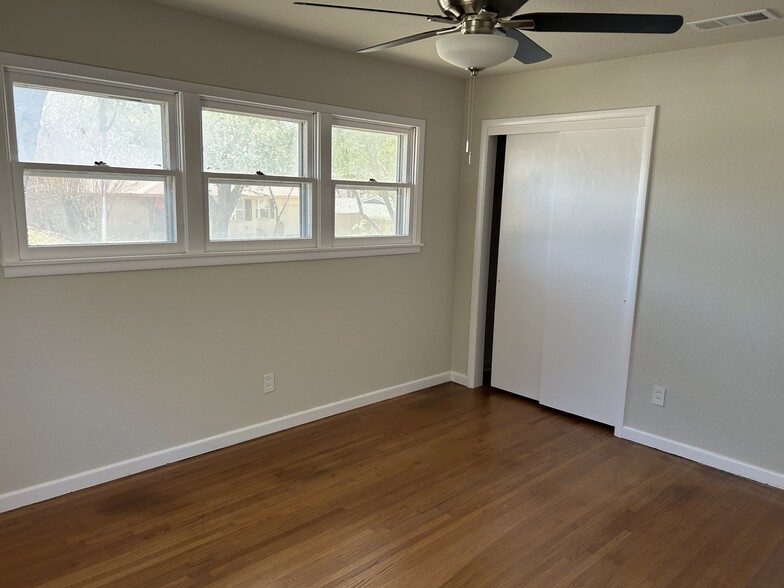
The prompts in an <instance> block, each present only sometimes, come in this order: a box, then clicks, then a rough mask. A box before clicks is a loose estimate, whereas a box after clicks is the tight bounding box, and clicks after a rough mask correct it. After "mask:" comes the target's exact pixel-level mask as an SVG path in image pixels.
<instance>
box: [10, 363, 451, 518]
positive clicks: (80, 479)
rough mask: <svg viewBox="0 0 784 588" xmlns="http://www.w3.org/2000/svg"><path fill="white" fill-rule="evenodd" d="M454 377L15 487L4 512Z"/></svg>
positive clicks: (445, 375)
mask: <svg viewBox="0 0 784 588" xmlns="http://www.w3.org/2000/svg"><path fill="white" fill-rule="evenodd" d="M451 380H452V373H450V372H444V373H442V374H436V375H434V376H429V377H427V378H422V379H420V380H414V381H412V382H406V383H405V384H399V385H397V386H391V387H389V388H383V389H382V390H376V391H374V392H369V393H367V394H362V395H360V396H354V397H352V398H347V399H345V400H339V401H338V402H333V403H331V404H325V405H323V406H317V407H315V408H310V409H308V410H303V411H302V412H297V413H294V414H290V415H287V416H284V417H280V418H276V419H272V420H269V421H265V422H263V423H258V424H255V425H250V426H248V427H243V428H241V429H235V430H234V431H227V432H226V433H221V434H219V435H214V436H212V437H207V438H206V439H199V440H198V441H193V442H191V443H185V444H184V445H178V446H176V447H171V448H169V449H163V450H161V451H156V452H154V453H149V454H147V455H141V456H139V457H134V458H132V459H127V460H125V461H121V462H118V463H113V464H109V465H105V466H101V467H99V468H95V469H92V470H88V471H86V472H80V473H78V474H74V475H72V476H68V477H66V478H60V479H59V480H52V481H50V482H44V483H43V484H37V485H35V486H30V487H28V488H22V489H20V490H14V491H12V492H8V493H6V494H0V512H6V511H9V510H13V509H15V508H19V507H22V506H26V505H28V504H33V503H35V502H40V501H42V500H48V499H49V498H54V497H55V496H61V495H63V494H68V493H70V492H75V491H76V490H82V489H83V488H89V487H90V486H95V485H97V484H103V483H104V482H109V481H110V480H116V479H118V478H124V477H125V476H130V475H131V474H137V473H139V472H143V471H145V470H150V469H153V468H157V467H160V466H162V465H166V464H167V463H172V462H175V461H180V460H183V459H188V458H189V457H194V456H197V455H201V454H203V453H208V452H210V451H215V450H216V449H222V448H224V447H228V446H230V445H235V444H237V443H242V442H244V441H250V440H251V439H256V438H257V437H263V436H264V435H269V434H271V433H277V432H278V431H282V430H284V429H290V428H292V427H296V426H298V425H303V424H305V423H310V422H312V421H317V420H319V419H323V418H326V417H329V416H333V415H336V414H339V413H341V412H346V411H348V410H353V409H355V408H360V407H362V406H367V405H368V404H374V403H376V402H381V401H382V400H388V399H390V398H394V397H396V396H403V395H404V394H409V393H411V392H415V391H417V390H422V389H423V388H428V387H430V386H436V385H437V384H443V383H445V382H449V381H451Z"/></svg>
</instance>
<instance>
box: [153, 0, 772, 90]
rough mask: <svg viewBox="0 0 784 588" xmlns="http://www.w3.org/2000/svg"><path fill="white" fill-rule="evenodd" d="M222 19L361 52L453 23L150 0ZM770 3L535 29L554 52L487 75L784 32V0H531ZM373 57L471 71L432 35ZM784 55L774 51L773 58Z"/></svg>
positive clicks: (383, 4) (629, 8) (399, 5)
mask: <svg viewBox="0 0 784 588" xmlns="http://www.w3.org/2000/svg"><path fill="white" fill-rule="evenodd" d="M147 1H148V2H151V3H153V4H160V5H163V6H168V7H170V8H175V9H177V10H183V11H187V12H193V13H196V14H201V15H204V16H209V17H212V18H216V19H221V20H225V21H229V22H233V23H238V24H242V25H244V26H247V27H251V28H255V29H259V30H262V31H270V32H274V33H278V34H281V35H285V36H288V37H294V38H300V39H307V40H308V41H310V42H312V43H317V44H320V45H325V46H329V47H335V48H338V49H342V50H345V51H356V50H358V49H361V48H363V47H367V46H370V45H375V44H378V43H382V42H385V41H389V40H392V39H396V38H398V37H405V36H407V35H412V34H415V33H419V32H422V31H427V30H431V29H436V28H441V27H444V26H447V25H441V24H433V23H430V22H427V21H426V20H425V19H419V18H416V17H411V16H399V15H387V14H373V13H367V12H354V11H347V10H334V9H327V8H313V7H306V6H294V5H293V4H292V2H291V0H147ZM313 1H319V2H324V3H327V4H342V5H346V6H362V7H368V8H380V9H386V10H400V11H405V12H417V13H426V14H440V10H439V8H438V5H437V4H436V0H313ZM764 8H768V9H771V10H772V11H773V12H774V13H775V14H776V15H777V16H779V17H782V18H780V19H778V20H775V21H770V22H763V23H758V24H753V25H743V26H738V27H732V28H727V29H720V30H715V31H708V32H703V33H698V32H697V31H695V30H694V29H692V28H691V27H688V26H686V25H684V27H683V28H682V29H681V30H680V31H678V32H677V33H675V34H674V35H628V34H576V33H528V34H529V35H530V36H531V38H532V39H534V40H535V41H536V42H537V43H539V44H540V45H541V46H542V47H544V48H545V49H546V50H547V51H549V52H550V53H551V54H552V55H553V58H552V59H549V60H547V61H545V62H542V63H539V64H536V65H523V64H522V63H519V62H517V61H515V60H510V61H508V62H507V63H505V64H502V65H499V66H497V67H494V68H492V69H489V70H487V71H486V72H484V73H483V75H497V74H510V73H517V72H523V71H528V70H534V69H545V68H552V67H562V66H565V65H575V64H580V63H590V62H595V61H606V60H609V59H618V58H622V57H630V56H634V55H645V54H649V53H659V52H662V51H673V50H677V49H687V48H692V47H702V46H707V45H716V44H720V43H733V42H737V41H745V40H750V39H756V38H762V37H772V36H776V35H782V34H784V0H688V1H684V0H645V1H643V0H614V1H610V0H529V1H528V3H527V4H526V5H525V6H523V8H522V9H521V10H520V11H519V12H521V13H524V12H631V13H651V14H681V15H683V17H684V19H685V20H686V21H687V22H689V21H693V20H703V19H707V18H715V17H719V16H725V15H729V14H738V13H743V12H751V11H755V10H761V9H764ZM365 57H366V58H367V59H379V58H380V59H388V60H392V61H398V62H401V63H406V64H409V65H414V66H418V67H425V68H429V69H435V70H438V71H440V72H442V73H447V74H453V75H465V73H464V72H461V70H459V69H457V68H455V67H454V66H451V65H449V64H446V63H444V62H443V61H441V60H440V59H439V58H438V56H437V54H436V49H435V39H432V38H431V39H426V40H424V41H418V42H416V43H411V44H409V45H405V46H402V47H397V48H394V49H388V50H386V51H382V52H379V53H373V54H366V55H365ZM781 57H782V56H778V57H776V56H773V55H772V56H771V59H772V60H778V59H781Z"/></svg>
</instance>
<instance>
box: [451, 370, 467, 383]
mask: <svg viewBox="0 0 784 588" xmlns="http://www.w3.org/2000/svg"><path fill="white" fill-rule="evenodd" d="M451 380H452V381H453V382H454V383H455V384H460V385H461V386H468V376H466V375H465V374H461V373H460V372H452V377H451Z"/></svg>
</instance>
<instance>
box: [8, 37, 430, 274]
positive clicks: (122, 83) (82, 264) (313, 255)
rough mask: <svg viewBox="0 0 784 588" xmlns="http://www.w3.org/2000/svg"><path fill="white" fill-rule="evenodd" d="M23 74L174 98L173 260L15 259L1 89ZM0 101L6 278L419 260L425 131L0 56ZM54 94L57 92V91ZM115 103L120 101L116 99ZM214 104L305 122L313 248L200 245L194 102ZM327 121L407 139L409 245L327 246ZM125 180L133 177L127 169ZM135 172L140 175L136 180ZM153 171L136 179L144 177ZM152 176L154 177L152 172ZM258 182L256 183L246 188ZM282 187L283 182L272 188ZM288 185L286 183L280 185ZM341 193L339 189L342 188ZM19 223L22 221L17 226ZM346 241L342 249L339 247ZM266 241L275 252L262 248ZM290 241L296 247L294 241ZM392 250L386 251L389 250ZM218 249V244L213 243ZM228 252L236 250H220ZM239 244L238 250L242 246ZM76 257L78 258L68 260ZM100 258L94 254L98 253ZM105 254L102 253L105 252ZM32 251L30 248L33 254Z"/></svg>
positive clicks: (199, 87) (260, 97)
mask: <svg viewBox="0 0 784 588" xmlns="http://www.w3.org/2000/svg"><path fill="white" fill-rule="evenodd" d="M9 73H13V74H14V75H18V74H30V75H32V76H34V77H36V78H44V77H48V78H49V79H50V80H51V81H52V82H54V83H52V85H53V86H55V87H57V82H59V81H62V80H65V81H67V82H71V83H74V84H81V83H85V84H88V85H91V84H95V85H96V86H98V85H104V86H106V85H108V86H112V87H118V88H119V87H122V88H126V89H127V90H129V91H134V92H136V91H138V92H152V93H154V94H155V95H160V94H167V93H168V94H174V95H176V107H177V108H176V112H172V111H171V110H170V111H169V126H170V130H169V132H170V135H169V144H170V148H171V146H172V145H173V143H174V142H175V141H176V142H177V146H178V147H179V152H177V151H173V152H172V153H174V154H175V156H174V158H173V160H172V161H171V167H172V168H174V167H177V171H176V173H177V174H178V175H177V178H176V180H175V181H176V183H177V184H176V187H177V190H178V194H177V197H176V199H175V201H176V206H177V208H176V213H177V230H178V233H177V237H178V244H179V245H180V246H179V247H178V248H176V250H168V251H166V250H164V249H165V247H162V245H171V244H152V245H147V244H144V245H132V246H128V247H131V248H132V250H131V249H129V250H127V251H121V248H125V247H126V246H125V245H109V246H98V245H95V246H94V245H88V246H83V247H80V246H67V247H66V249H67V251H66V252H65V253H66V254H68V257H55V256H53V255H52V254H51V252H52V250H53V249H55V248H53V247H52V248H50V247H45V248H40V250H41V251H43V252H44V255H43V256H42V257H39V258H36V259H32V258H25V256H24V255H20V254H22V250H21V248H20V235H19V230H21V229H24V228H25V226H26V225H24V224H20V223H19V218H20V217H19V211H18V210H17V209H18V208H19V205H18V203H17V200H18V198H16V197H15V196H14V194H15V191H14V185H13V177H14V173H13V171H12V163H11V160H10V154H11V151H10V149H11V145H10V144H9V137H11V136H12V134H11V132H13V133H14V134H13V137H14V139H15V137H16V135H15V129H13V128H9V127H11V126H12V121H13V117H12V114H13V113H12V112H11V111H12V109H13V103H12V101H11V99H10V98H9V96H8V92H9V88H10V87H11V84H10V83H9V82H8V80H7V77H8V75H7V74H9ZM0 84H2V91H0V100H2V105H0V106H2V110H1V111H2V116H0V255H2V267H3V271H4V274H5V276H6V277H17V276H20V277H21V276H35V275H58V274H79V273H95V272H109V271H129V270H142V269H163V268H176V267H198V266H213V265H233V264H247V263H265V262H280V261H297V260H306V259H329V258H347V257H366V256H377V255H378V256H383V255H396V254H411V253H419V252H420V251H421V249H422V246H423V245H422V243H421V211H422V207H421V202H422V177H421V174H422V170H423V165H424V135H425V130H426V125H425V121H423V120H421V119H414V118H409V117H403V116H398V115H389V114H381V113H374V112H369V111H362V110H356V109H350V108H343V107H335V106H329V105H324V104H318V103H313V102H306V101H301V100H296V99H289V98H282V97H278V96H269V95H264V94H260V93H255V92H248V91H243V90H233V89H225V88H218V87H215V86H209V85H204V84H198V83H192V82H182V81H177V80H171V79H164V78H159V77H153V76H148V75H143V74H135V73H129V72H121V71H117V70H110V69H104V68H99V67H93V66H86V65H80V64H72V63H66V62H59V61H54V60H49V59H42V58H36V57H28V56H22V55H15V54H10V53H2V52H0ZM60 87H62V86H60ZM119 95H121V93H120V94H119ZM205 101H206V102H213V101H214V102H217V103H219V104H220V106H221V107H225V106H226V105H228V104H229V103H234V104H236V105H237V106H238V109H239V110H241V109H242V108H244V107H245V106H257V107H260V108H262V109H268V110H271V111H276V112H279V113H281V114H282V115H283V116H284V117H285V116H289V114H291V113H296V112H300V113H302V112H308V113H313V118H314V120H313V123H312V129H310V130H309V132H308V133H309V135H310V140H311V144H310V145H309V146H308V147H309V149H310V150H312V152H313V158H314V159H313V161H314V168H313V169H312V170H308V171H306V173H307V174H309V180H310V181H311V182H312V184H311V185H312V193H311V208H312V220H311V225H312V226H311V231H312V233H311V236H312V238H313V239H312V240H313V243H312V244H309V245H308V246H307V247H292V240H290V239H285V240H280V241H277V240H266V241H261V244H262V245H265V246H264V247H263V248H260V249H253V250H251V249H247V248H245V249H231V250H217V249H220V248H214V247H212V245H215V243H216V242H212V243H210V242H209V240H208V234H209V232H208V222H209V221H208V218H207V210H206V208H205V205H206V200H205V192H206V184H205V182H204V178H203V174H202V170H201V163H202V159H201V158H202V155H201V152H202V149H201V136H200V135H201V127H200V120H199V119H200V117H201V110H200V105H201V104H202V103H203V102H205ZM333 117H334V118H335V119H338V120H340V119H349V120H352V121H364V122H365V123H367V124H369V125H373V124H374V123H376V124H381V125H391V126H395V125H397V126H400V127H406V126H408V127H411V128H412V129H414V141H413V142H412V144H411V145H410V146H409V151H410V154H409V162H410V166H411V170H412V172H411V173H412V175H411V177H409V181H410V184H411V186H412V188H411V194H410V200H409V206H410V213H409V214H410V216H409V218H410V225H411V226H410V230H409V235H408V236H407V237H406V238H405V239H404V240H401V241H398V240H397V239H396V238H390V237H380V238H371V239H364V238H363V239H362V242H359V239H358V238H349V239H345V238H344V239H335V238H334V237H333V229H334V226H333V224H334V217H333V215H334V206H333V204H332V202H331V201H332V198H331V194H332V193H333V191H334V185H333V182H332V180H331V178H330V177H329V176H331V171H330V170H331V154H330V149H331V124H332V119H333ZM102 170H103V171H105V172H113V173H118V174H122V173H124V172H126V171H128V169H126V168H109V169H107V168H102ZM134 171H137V170H135V169H134ZM139 171H141V170H139ZM151 171H156V170H144V172H146V173H148V175H154V174H149V172H151ZM157 171H161V170H157ZM256 179H258V178H256ZM276 179H280V180H283V179H284V178H276ZM285 180H286V181H288V182H291V181H293V178H285ZM344 183H345V182H344ZM22 220H23V218H22ZM346 240H347V241H349V242H348V243H345V244H344V243H343V241H346ZM273 241H274V242H275V245H276V246H275V247H272V246H271V245H272V243H273ZM297 241H299V240H297ZM392 241H394V242H392ZM220 243H227V242H220ZM228 243H236V242H228ZM240 243H243V244H245V243H247V242H245V241H242V242H240ZM76 247H79V248H80V249H86V251H84V252H83V251H76ZM99 248H100V249H103V250H104V251H99V250H98V249H99ZM107 248H108V250H107ZM35 249H39V248H35Z"/></svg>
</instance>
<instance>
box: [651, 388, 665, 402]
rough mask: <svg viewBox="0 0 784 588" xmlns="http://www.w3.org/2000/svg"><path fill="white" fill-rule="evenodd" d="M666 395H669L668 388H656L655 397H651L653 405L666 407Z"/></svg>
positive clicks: (654, 390) (654, 389)
mask: <svg viewBox="0 0 784 588" xmlns="http://www.w3.org/2000/svg"><path fill="white" fill-rule="evenodd" d="M666 393H667V388H662V387H661V386H654V387H653V396H652V397H651V403H653V404H655V405H656V406H664V395H665V394H666Z"/></svg>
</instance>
